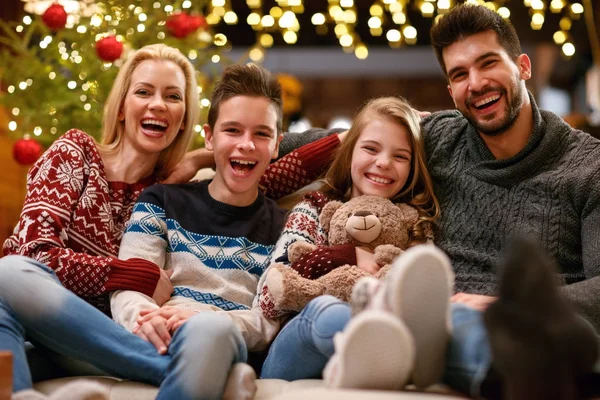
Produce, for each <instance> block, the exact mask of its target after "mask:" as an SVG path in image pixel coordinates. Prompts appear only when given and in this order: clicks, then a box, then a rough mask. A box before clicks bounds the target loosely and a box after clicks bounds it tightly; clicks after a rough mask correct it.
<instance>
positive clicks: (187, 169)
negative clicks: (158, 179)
mask: <svg viewBox="0 0 600 400" xmlns="http://www.w3.org/2000/svg"><path fill="white" fill-rule="evenodd" d="M214 166H215V158H214V155H213V153H212V151H209V150H206V149H205V148H200V149H196V150H194V151H190V152H189V153H187V154H186V155H185V156H183V159H182V160H181V161H179V162H178V163H177V165H175V167H173V169H172V170H170V171H169V176H167V178H166V179H164V180H163V181H162V183H186V182H189V181H190V180H191V179H192V178H193V177H194V175H196V173H197V172H198V170H200V169H202V168H212V167H214Z"/></svg>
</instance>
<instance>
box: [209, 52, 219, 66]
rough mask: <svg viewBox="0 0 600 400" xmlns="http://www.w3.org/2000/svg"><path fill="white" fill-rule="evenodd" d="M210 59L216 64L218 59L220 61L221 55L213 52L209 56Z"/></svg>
mask: <svg viewBox="0 0 600 400" xmlns="http://www.w3.org/2000/svg"><path fill="white" fill-rule="evenodd" d="M210 61H212V62H213V63H215V64H218V63H219V61H221V56H219V55H218V54H215V55H213V56H212V57H211V58H210Z"/></svg>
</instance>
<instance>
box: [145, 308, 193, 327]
mask: <svg viewBox="0 0 600 400" xmlns="http://www.w3.org/2000/svg"><path fill="white" fill-rule="evenodd" d="M196 314H197V313H196V312H194V311H191V310H182V309H179V308H175V307H171V306H164V307H161V308H159V309H158V310H142V311H140V317H139V318H138V320H137V323H138V324H139V325H142V324H144V323H146V322H148V321H151V320H152V319H153V318H155V317H161V318H164V319H165V320H166V329H167V330H168V331H169V332H170V333H171V334H173V333H175V331H176V330H177V329H178V328H179V327H180V326H181V325H183V324H184V323H185V321H187V320H188V318H191V317H193V316H194V315H196Z"/></svg>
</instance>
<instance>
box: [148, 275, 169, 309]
mask: <svg viewBox="0 0 600 400" xmlns="http://www.w3.org/2000/svg"><path fill="white" fill-rule="evenodd" d="M171 275H173V270H172V269H168V270H164V269H162V268H161V269H160V278H158V283H157V284H156V289H154V294H153V295H152V300H154V301H155V302H156V304H157V305H159V306H162V305H163V304H165V303H166V302H167V301H169V299H170V298H171V293H173V284H172V283H171Z"/></svg>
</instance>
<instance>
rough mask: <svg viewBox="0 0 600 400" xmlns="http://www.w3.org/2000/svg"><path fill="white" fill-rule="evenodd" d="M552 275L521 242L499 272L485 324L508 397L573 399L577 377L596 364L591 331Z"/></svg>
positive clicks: (542, 258)
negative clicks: (566, 298) (492, 301)
mask: <svg viewBox="0 0 600 400" xmlns="http://www.w3.org/2000/svg"><path fill="white" fill-rule="evenodd" d="M556 273H557V269H556V266H555V265H554V263H553V262H552V261H551V260H550V259H549V258H548V257H547V256H546V255H545V254H543V252H542V251H541V250H540V248H539V247H538V246H537V244H536V243H534V242H533V241H531V240H529V239H523V238H521V239H519V240H517V241H515V242H514V243H513V244H512V246H511V247H510V248H509V252H508V253H507V256H506V258H505V261H504V264H503V267H502V269H501V270H500V276H499V290H500V292H499V294H500V296H499V300H498V301H497V302H496V303H494V304H492V305H491V306H490V307H489V308H488V310H487V311H486V312H485V314H484V320H485V324H486V327H487V330H488V332H489V337H490V344H491V347H492V356H493V360H494V361H493V363H494V367H495V368H496V369H497V371H498V372H499V373H500V375H501V376H502V377H503V379H504V382H505V387H504V392H505V393H506V398H508V399H511V400H524V399H528V400H537V399H540V400H541V399H561V400H575V399H577V398H579V394H578V391H577V386H576V383H575V382H576V379H577V377H579V376H581V375H583V374H585V373H587V372H590V371H591V370H592V367H593V365H594V363H595V361H596V358H597V354H598V343H597V340H596V335H595V332H594V330H593V328H592V326H591V325H590V324H589V323H588V322H587V321H584V320H583V319H582V318H581V317H579V316H578V315H576V314H575V313H574V311H573V310H572V309H571V306H570V305H569V304H568V303H567V301H566V300H565V299H563V298H562V296H561V295H560V292H559V291H558V288H557V280H556Z"/></svg>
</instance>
